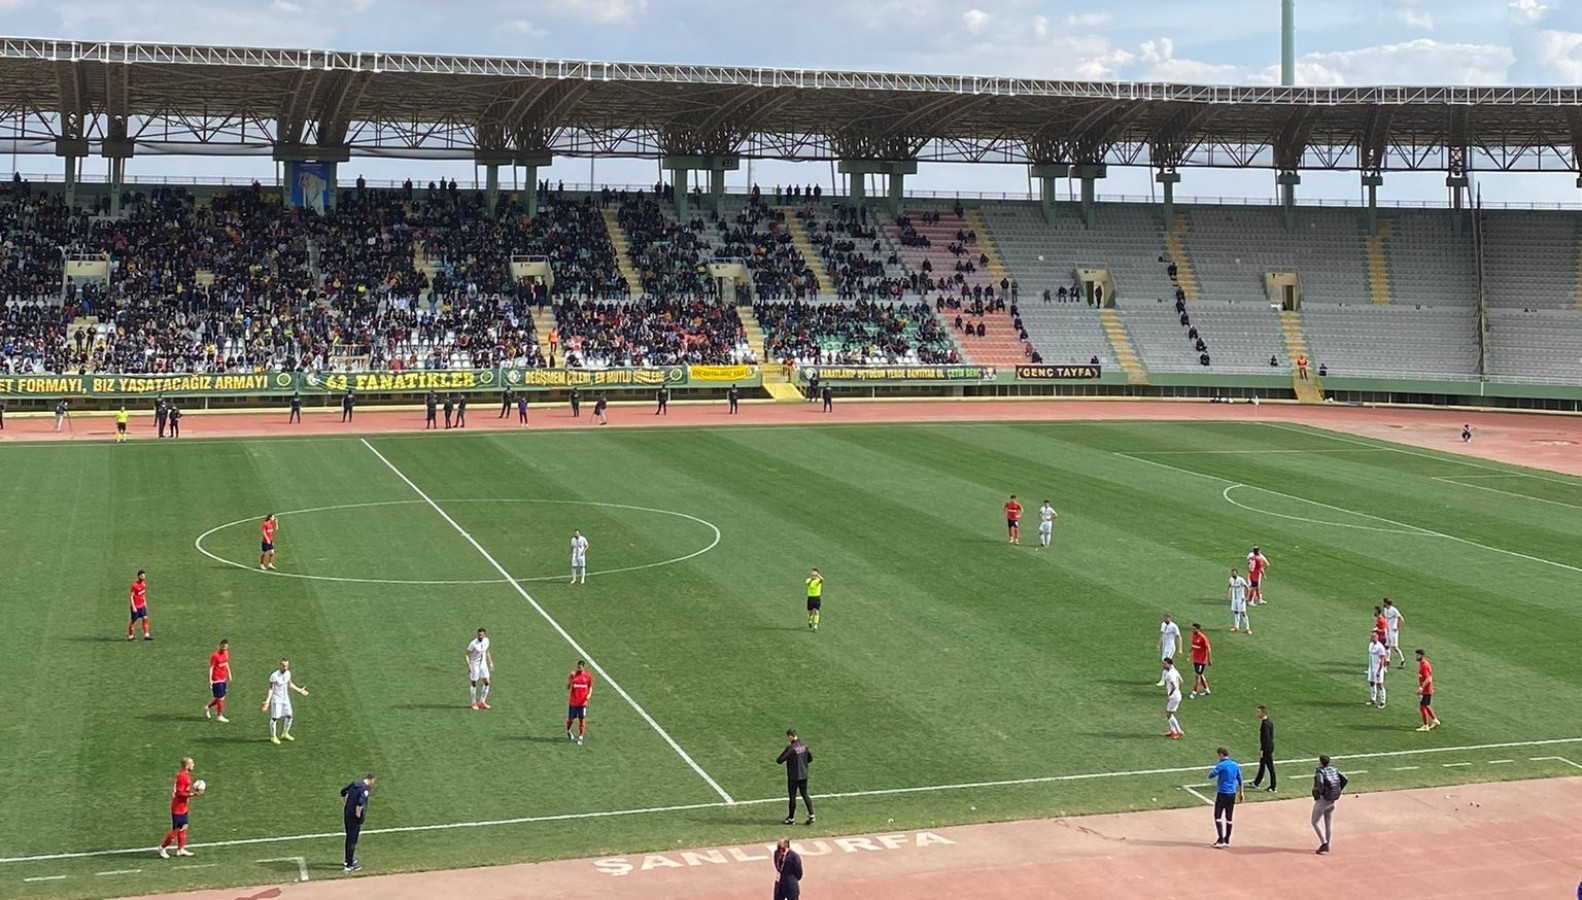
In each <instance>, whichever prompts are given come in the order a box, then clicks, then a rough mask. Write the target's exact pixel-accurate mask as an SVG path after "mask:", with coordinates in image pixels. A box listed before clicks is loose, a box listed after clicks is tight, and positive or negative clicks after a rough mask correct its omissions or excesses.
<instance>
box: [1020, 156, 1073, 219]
mask: <svg viewBox="0 0 1582 900" xmlns="http://www.w3.org/2000/svg"><path fill="white" fill-rule="evenodd" d="M1027 171H1028V174H1030V175H1031V176H1032V177H1033V178H1036V179H1037V180H1038V214H1039V215H1041V216H1043V218H1044V224H1045V225H1049V224H1052V223H1053V222H1054V221H1055V200H1056V198H1057V197H1058V196H1059V193H1058V189H1057V188H1056V187H1055V182H1057V181H1059V180H1060V179H1062V178H1066V177H1068V176H1069V175H1070V174H1071V166H1070V164H1068V163H1032V164H1031V165H1029V166H1028V167H1027Z"/></svg>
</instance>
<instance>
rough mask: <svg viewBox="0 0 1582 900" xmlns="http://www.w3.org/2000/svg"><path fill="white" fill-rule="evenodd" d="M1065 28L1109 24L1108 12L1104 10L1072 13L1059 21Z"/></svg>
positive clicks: (1098, 26) (1097, 26) (1099, 26)
mask: <svg viewBox="0 0 1582 900" xmlns="http://www.w3.org/2000/svg"><path fill="white" fill-rule="evenodd" d="M1061 24H1063V25H1065V26H1066V27H1067V28H1102V27H1104V26H1105V25H1108V24H1110V14H1109V13H1106V12H1085V13H1072V14H1070V15H1068V16H1066V18H1065V19H1064V20H1063V21H1062V22H1061Z"/></svg>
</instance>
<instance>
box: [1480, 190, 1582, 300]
mask: <svg viewBox="0 0 1582 900" xmlns="http://www.w3.org/2000/svg"><path fill="white" fill-rule="evenodd" d="M1579 241H1582V219H1579V218H1578V217H1577V216H1576V215H1575V214H1574V213H1571V214H1568V213H1560V212H1534V211H1525V210H1524V211H1521V212H1515V211H1505V210H1491V211H1489V212H1486V213H1484V214H1483V253H1484V270H1483V274H1484V284H1485V286H1486V288H1485V293H1486V296H1487V298H1488V302H1489V306H1491V307H1495V308H1503V309H1573V310H1574V309H1578V308H1582V307H1579V304H1582V291H1579V289H1578V279H1579V274H1582V269H1579V267H1578V265H1577V256H1578V250H1579Z"/></svg>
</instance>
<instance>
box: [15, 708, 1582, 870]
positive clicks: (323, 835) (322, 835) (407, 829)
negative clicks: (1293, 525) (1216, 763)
mask: <svg viewBox="0 0 1582 900" xmlns="http://www.w3.org/2000/svg"><path fill="white" fill-rule="evenodd" d="M1563 744H1582V737H1570V738H1550V739H1546V740H1537V741H1508V742H1504V743H1498V744H1468V745H1465V746H1459V747H1424V748H1422V749H1420V750H1386V751H1382V752H1377V753H1352V754H1347V755H1344V756H1335V757H1332V759H1336V760H1353V759H1381V758H1391V757H1400V756H1416V755H1423V754H1437V753H1470V752H1474V751H1478V750H1500V749H1505V748H1515V747H1553V746H1557V745H1563ZM1531 760H1532V761H1534V762H1540V761H1560V762H1564V763H1566V764H1568V765H1571V766H1575V767H1577V768H1582V764H1579V763H1576V762H1572V761H1571V760H1569V759H1565V758H1563V757H1559V756H1537V757H1531ZM1503 761H1504V762H1512V760H1503ZM1311 762H1312V758H1311V757H1302V758H1300V759H1282V760H1275V764H1276V765H1281V766H1289V765H1297V764H1300V763H1311ZM1365 771H1366V770H1363V769H1354V770H1352V772H1351V774H1353V775H1361V774H1363V773H1364V772H1365ZM1182 772H1202V773H1205V774H1206V773H1207V772H1208V768H1207V767H1206V766H1202V765H1197V766H1174V767H1171V768H1165V769H1133V770H1130V771H1124V772H1079V773H1074V774H1070V775H1045V776H1041V777H1038V778H1016V779H1009V780H1003V781H974V782H966V783H962V784H935V785H923V786H918V787H901V788H883V789H880V790H871V791H844V792H838V793H830V794H814V795H813V796H814V798H815V799H818V800H843V799H844V800H854V799H862V798H866V797H887V796H893V795H896V794H924V793H938V792H940V791H961V790H972V789H975V788H992V787H1016V786H1021V785H1031V784H1057V783H1060V782H1067V781H1096V780H1101V779H1110V778H1140V777H1145V776H1150V775H1178V774H1180V773H1182ZM1183 787H1184V786H1183ZM784 802H786V800H785V797H764V798H760V799H756V800H735V801H732V802H731V803H724V802H710V803H685V804H680V805H676V806H650V807H644V808H641V809H617V810H606V811H601V812H582V813H561V814H558V815H543V816H520V817H517V818H512V819H489V820H485V821H479V822H445V823H441V824H436V825H400V826H392V827H389V828H366V829H364V830H363V834H369V835H372V834H414V833H420V832H427V831H453V830H456V829H458V828H489V827H495V826H501V825H533V824H540V823H546V822H574V821H579V820H584V819H616V818H625V817H628V816H642V815H657V814H660V813H678V812H696V811H698V810H706V809H726V808H728V807H729V808H735V807H742V806H765V805H769V804H775V803H784ZM341 837H344V834H343V833H342V832H339V831H322V832H318V833H315V834H291V835H277V836H274V837H255V838H236V839H233V840H226V841H210V842H208V843H202V844H197V843H195V844H189V845H188V846H190V847H193V848H195V849H203V848H218V847H242V846H249V845H253V844H277V843H290V842H293V841H311V840H329V839H330V838H341ZM158 849H159V848H158V847H133V848H129V849H123V850H86V851H80V852H74V853H50V854H44V855H41V856H13V857H7V858H0V864H7V863H31V862H48V861H51V860H59V859H88V858H92V857H99V856H124V855H128V854H133V853H154V852H155V851H157V850H158ZM51 877H60V878H64V877H66V876H64V875H62V876H51Z"/></svg>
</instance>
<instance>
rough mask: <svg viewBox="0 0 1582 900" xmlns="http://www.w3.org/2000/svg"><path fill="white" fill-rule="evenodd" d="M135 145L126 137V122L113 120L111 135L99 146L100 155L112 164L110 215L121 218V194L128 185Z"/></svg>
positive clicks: (111, 122) (111, 121)
mask: <svg viewBox="0 0 1582 900" xmlns="http://www.w3.org/2000/svg"><path fill="white" fill-rule="evenodd" d="M132 151H133V144H132V141H131V140H129V139H128V138H127V136H126V120H125V119H111V120H110V129H109V135H108V136H107V137H106V138H105V139H104V141H103V142H101V143H100V145H99V155H100V156H102V157H104V158H105V159H106V160H109V163H110V215H111V216H112V217H114V218H120V216H121V192H122V190H123V189H124V187H125V185H126V161H127V160H129V159H131V158H132Z"/></svg>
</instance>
